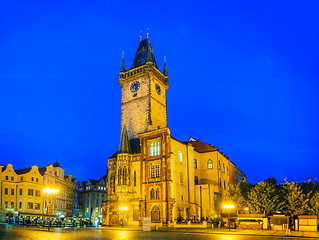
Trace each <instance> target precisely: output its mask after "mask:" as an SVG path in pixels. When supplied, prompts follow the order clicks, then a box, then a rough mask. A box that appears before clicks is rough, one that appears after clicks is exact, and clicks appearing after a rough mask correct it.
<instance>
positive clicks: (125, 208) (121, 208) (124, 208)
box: [119, 207, 127, 211]
mask: <svg viewBox="0 0 319 240" xmlns="http://www.w3.org/2000/svg"><path fill="white" fill-rule="evenodd" d="M119 209H120V210H122V211H126V210H127V207H119Z"/></svg>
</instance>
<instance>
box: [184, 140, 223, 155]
mask: <svg viewBox="0 0 319 240" xmlns="http://www.w3.org/2000/svg"><path fill="white" fill-rule="evenodd" d="M189 143H190V144H191V145H192V146H193V147H194V148H195V150H196V151H198V152H201V153H202V152H211V151H216V150H217V149H216V148H215V146H212V145H209V144H207V143H204V142H202V141H199V140H197V141H189Z"/></svg>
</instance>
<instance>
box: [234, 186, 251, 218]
mask: <svg viewBox="0 0 319 240" xmlns="http://www.w3.org/2000/svg"><path fill="white" fill-rule="evenodd" d="M251 187H252V185H251V184H249V183H246V182H242V183H238V184H237V185H234V186H233V188H232V189H231V191H230V197H231V199H232V200H233V201H234V202H235V203H236V207H237V210H238V212H242V211H243V210H244V208H246V207H247V196H248V193H249V191H250V189H251Z"/></svg>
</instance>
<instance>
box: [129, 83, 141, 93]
mask: <svg viewBox="0 0 319 240" xmlns="http://www.w3.org/2000/svg"><path fill="white" fill-rule="evenodd" d="M140 85H141V84H140V82H139V81H135V82H133V83H132V85H131V92H136V91H137V90H138V89H139V88H140Z"/></svg>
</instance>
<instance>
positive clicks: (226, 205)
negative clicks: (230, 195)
mask: <svg viewBox="0 0 319 240" xmlns="http://www.w3.org/2000/svg"><path fill="white" fill-rule="evenodd" d="M234 207H235V206H234V205H232V204H225V205H223V208H224V209H228V230H229V231H230V210H231V209H233V208H234Z"/></svg>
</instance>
